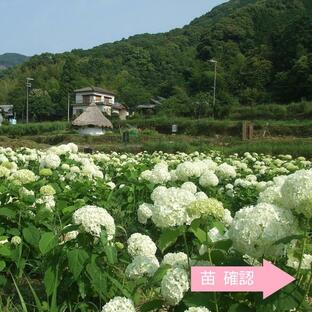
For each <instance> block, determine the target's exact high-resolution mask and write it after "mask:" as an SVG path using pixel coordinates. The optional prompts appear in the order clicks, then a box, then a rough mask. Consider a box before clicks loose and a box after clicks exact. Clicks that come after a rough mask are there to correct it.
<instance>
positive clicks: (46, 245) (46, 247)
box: [39, 232, 58, 255]
mask: <svg viewBox="0 0 312 312" xmlns="http://www.w3.org/2000/svg"><path fill="white" fill-rule="evenodd" d="M57 244H58V239H57V237H56V236H55V234H54V233H52V232H46V233H44V234H43V235H42V237H41V239H40V241H39V249H40V251H41V253H42V254H43V255H45V254H46V253H48V252H49V251H51V250H52V249H53V248H54V247H55V246H57Z"/></svg>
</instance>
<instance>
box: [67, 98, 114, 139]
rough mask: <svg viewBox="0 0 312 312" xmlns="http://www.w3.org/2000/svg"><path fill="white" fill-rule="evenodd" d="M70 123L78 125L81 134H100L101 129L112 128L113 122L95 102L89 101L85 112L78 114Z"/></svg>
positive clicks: (101, 132)
mask: <svg viewBox="0 0 312 312" xmlns="http://www.w3.org/2000/svg"><path fill="white" fill-rule="evenodd" d="M72 125H73V126H75V127H79V131H80V133H81V134H88V135H100V134H103V133H104V131H103V129H105V128H109V129H112V128H113V124H112V123H111V122H110V121H109V120H108V119H107V118H106V117H105V116H104V115H103V113H102V112H101V111H100V109H99V108H98V107H97V106H96V104H95V103H91V104H90V105H89V106H88V107H87V109H86V111H85V112H83V113H82V114H81V115H79V116H78V117H77V118H76V119H75V120H74V121H73V122H72Z"/></svg>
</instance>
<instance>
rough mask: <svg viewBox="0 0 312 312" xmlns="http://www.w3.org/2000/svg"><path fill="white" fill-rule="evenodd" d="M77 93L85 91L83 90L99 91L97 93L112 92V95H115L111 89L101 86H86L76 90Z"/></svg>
mask: <svg viewBox="0 0 312 312" xmlns="http://www.w3.org/2000/svg"><path fill="white" fill-rule="evenodd" d="M74 92H75V93H79V92H81V93H83V92H97V93H103V94H110V95H115V93H114V92H113V91H109V90H105V89H103V88H99V87H94V86H91V87H86V88H82V89H77V90H74Z"/></svg>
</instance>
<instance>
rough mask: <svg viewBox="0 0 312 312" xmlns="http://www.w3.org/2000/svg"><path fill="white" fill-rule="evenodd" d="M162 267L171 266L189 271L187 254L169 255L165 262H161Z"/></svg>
mask: <svg viewBox="0 0 312 312" xmlns="http://www.w3.org/2000/svg"><path fill="white" fill-rule="evenodd" d="M161 264H162V265H166V264H167V265H170V266H172V267H174V268H175V267H180V268H184V269H187V268H188V260H187V254H185V253H184V252H174V253H167V254H166V255H165V256H164V258H163V261H162V262H161Z"/></svg>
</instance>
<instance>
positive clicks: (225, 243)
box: [213, 239, 232, 251]
mask: <svg viewBox="0 0 312 312" xmlns="http://www.w3.org/2000/svg"><path fill="white" fill-rule="evenodd" d="M231 246H232V241H231V240H230V239H224V240H219V241H217V242H215V243H213V248H215V249H222V250H224V251H228V250H229V249H230V247H231Z"/></svg>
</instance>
